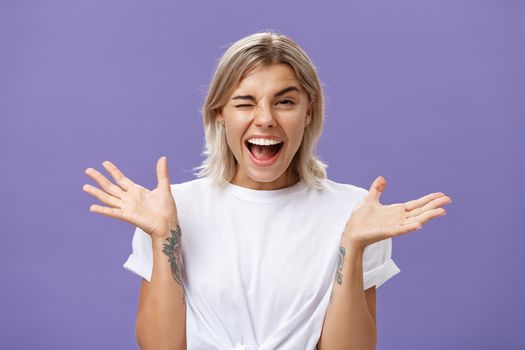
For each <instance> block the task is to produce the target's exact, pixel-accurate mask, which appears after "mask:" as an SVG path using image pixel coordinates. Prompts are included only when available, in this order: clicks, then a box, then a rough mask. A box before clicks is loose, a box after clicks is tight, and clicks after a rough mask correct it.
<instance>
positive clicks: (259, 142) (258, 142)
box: [248, 138, 282, 146]
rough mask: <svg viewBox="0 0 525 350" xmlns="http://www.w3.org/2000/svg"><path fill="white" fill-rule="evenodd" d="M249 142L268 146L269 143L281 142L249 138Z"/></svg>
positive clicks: (279, 141) (278, 141)
mask: <svg viewBox="0 0 525 350" xmlns="http://www.w3.org/2000/svg"><path fill="white" fill-rule="evenodd" d="M248 142H249V143H253V144H254V145H260V146H270V145H277V144H279V143H281V142H282V141H281V140H271V139H256V138H253V139H249V140H248Z"/></svg>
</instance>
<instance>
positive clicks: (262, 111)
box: [255, 107, 275, 128]
mask: <svg viewBox="0 0 525 350" xmlns="http://www.w3.org/2000/svg"><path fill="white" fill-rule="evenodd" d="M255 125H256V126H258V127H261V128H269V127H274V126H275V118H274V116H273V113H272V109H271V108H270V107H258V108H257V109H256V110H255Z"/></svg>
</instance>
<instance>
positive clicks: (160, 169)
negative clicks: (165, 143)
mask: <svg viewBox="0 0 525 350" xmlns="http://www.w3.org/2000/svg"><path fill="white" fill-rule="evenodd" d="M157 181H158V183H157V188H161V189H165V190H168V191H171V188H170V178H169V176H168V159H167V158H166V157H160V158H159V159H158V160H157Z"/></svg>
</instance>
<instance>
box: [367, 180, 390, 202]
mask: <svg viewBox="0 0 525 350" xmlns="http://www.w3.org/2000/svg"><path fill="white" fill-rule="evenodd" d="M385 187H386V180H385V178H384V177H382V176H378V177H377V178H376V179H375V180H374V182H372V185H371V186H370V190H369V191H368V196H369V197H370V198H372V199H374V200H377V201H379V197H381V194H382V193H383V191H384V190H385Z"/></svg>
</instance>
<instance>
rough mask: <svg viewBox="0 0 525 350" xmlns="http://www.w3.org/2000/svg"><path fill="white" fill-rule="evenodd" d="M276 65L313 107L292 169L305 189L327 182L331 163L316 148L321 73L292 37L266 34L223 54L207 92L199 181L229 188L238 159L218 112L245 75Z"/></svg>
mask: <svg viewBox="0 0 525 350" xmlns="http://www.w3.org/2000/svg"><path fill="white" fill-rule="evenodd" d="M274 63H285V64H288V65H289V66H290V67H291V68H292V69H293V70H294V72H295V74H296V76H297V80H298V82H299V83H300V84H301V86H302V87H303V88H304V90H305V91H306V93H307V95H308V100H309V102H310V103H311V104H312V110H311V119H310V123H309V124H308V126H307V127H305V130H304V135H303V140H302V142H301V146H300V147H299V149H298V150H297V153H296V154H295V155H294V157H293V159H292V162H291V163H290V167H291V170H292V172H293V173H295V174H297V175H298V176H299V177H300V178H301V179H302V180H303V181H304V182H305V183H306V184H307V185H309V186H313V187H317V188H320V187H321V186H322V183H323V181H324V179H326V176H327V175H326V169H325V168H327V165H326V164H325V163H323V162H321V161H320V160H319V159H318V158H317V156H316V154H315V146H316V144H317V141H318V139H319V137H320V135H321V132H322V130H323V121H324V96H323V90H322V87H321V82H320V80H319V78H318V75H317V71H316V69H315V67H314V65H313V63H312V61H311V60H310V58H309V57H308V55H307V54H306V52H305V51H304V50H303V49H302V48H301V47H300V46H299V45H298V44H297V43H295V42H294V41H293V40H291V39H290V38H289V37H287V36H285V35H283V34H281V33H278V32H275V31H264V32H257V33H255V34H251V35H248V36H246V37H244V38H242V39H240V40H238V41H236V42H235V43H233V44H232V45H231V46H230V47H229V48H228V49H227V50H226V52H225V53H224V54H223V56H222V57H221V59H220V60H219V63H218V65H217V69H216V70H215V73H214V75H213V78H212V81H211V83H210V86H209V88H208V93H207V96H206V99H205V102H204V105H203V107H202V111H201V113H202V116H203V122H204V132H205V138H206V144H205V148H204V152H203V153H202V155H204V156H205V157H206V158H205V159H204V161H203V162H202V164H201V165H200V166H198V167H196V168H194V170H197V171H198V172H197V173H195V175H196V176H197V177H210V178H211V179H212V180H213V182H214V183H215V184H219V185H221V184H225V183H227V182H229V181H230V180H231V179H232V178H233V176H234V175H235V168H236V159H235V157H234V155H233V153H232V152H231V150H230V149H229V147H228V143H227V141H226V132H225V129H224V127H223V126H221V125H220V124H219V123H218V121H217V120H216V117H217V114H218V112H220V111H221V110H222V108H223V107H224V106H225V105H226V104H227V102H228V99H229V97H230V96H231V94H233V92H234V91H235V89H236V88H237V86H238V85H239V83H240V81H241V79H242V78H243V77H244V75H245V73H247V72H249V71H250V70H252V69H254V68H256V67H258V66H261V65H269V64H274Z"/></svg>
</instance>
